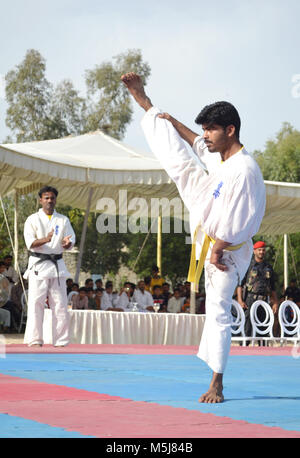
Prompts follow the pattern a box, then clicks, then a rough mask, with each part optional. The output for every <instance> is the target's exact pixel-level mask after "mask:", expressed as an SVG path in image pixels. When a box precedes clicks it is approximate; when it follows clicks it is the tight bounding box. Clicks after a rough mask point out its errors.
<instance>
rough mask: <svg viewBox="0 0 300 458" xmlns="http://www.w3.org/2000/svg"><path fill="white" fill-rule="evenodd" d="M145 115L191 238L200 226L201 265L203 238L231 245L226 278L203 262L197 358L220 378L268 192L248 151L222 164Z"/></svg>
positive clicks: (225, 258)
mask: <svg viewBox="0 0 300 458" xmlns="http://www.w3.org/2000/svg"><path fill="white" fill-rule="evenodd" d="M159 113H160V110H158V109H157V108H155V107H153V108H151V109H150V110H148V111H147V113H146V114H145V116H144V118H143V120H142V127H143V130H144V133H145V136H146V138H147V141H148V143H149V146H150V148H151V150H152V151H153V153H154V154H155V155H156V157H157V158H158V159H159V161H160V162H161V164H162V166H163V167H164V168H165V170H166V172H167V173H168V174H169V176H170V177H171V178H172V179H173V181H174V182H175V183H176V185H177V188H178V191H179V193H180V195H181V198H182V200H183V201H184V203H185V205H186V207H187V208H188V210H189V212H190V226H191V234H194V232H195V229H196V228H197V227H198V226H199V225H200V228H201V230H199V231H198V235H197V240H196V253H197V259H199V255H200V252H201V249H202V243H203V239H204V233H206V234H207V235H208V236H210V237H211V238H212V239H214V240H216V239H221V240H223V241H225V242H228V243H231V244H232V245H239V244H241V243H243V245H242V247H241V248H239V249H238V250H237V251H228V250H227V251H224V255H223V258H222V259H223V260H222V262H223V263H225V264H226V265H227V267H228V270H227V271H225V272H222V271H220V270H219V269H217V268H216V267H215V266H214V265H212V264H210V262H209V259H210V254H211V246H210V249H209V251H208V254H207V257H206V261H205V290H206V318H205V326H204V330H203V334H202V337H201V342H200V346H199V352H198V357H199V358H201V359H203V360H204V361H205V362H206V363H207V364H208V365H209V367H210V368H211V369H212V370H213V371H214V372H217V373H223V372H224V370H225V366H226V363H227V359H228V355H229V351H230V343H231V320H232V318H231V305H232V296H233V293H234V290H235V288H236V286H237V284H238V281H239V279H242V278H243V277H244V275H245V273H246V271H247V268H248V266H249V263H250V260H251V256H252V253H253V249H252V246H253V245H252V240H251V238H252V237H253V236H254V235H255V234H256V233H257V232H258V230H259V227H260V224H261V221H262V218H263V215H264V212H265V199H266V198H265V186H264V182H263V177H262V174H261V171H260V169H259V167H258V165H257V163H256V161H255V160H254V159H253V157H252V156H251V155H250V154H248V153H247V152H246V151H245V149H244V148H243V149H241V151H239V152H238V153H236V154H234V155H233V156H231V157H230V158H229V159H228V160H226V161H225V162H223V163H222V161H221V156H220V154H219V153H210V152H209V151H208V149H207V148H206V145H205V142H204V140H203V139H202V138H200V137H197V138H196V139H195V142H194V145H193V150H194V153H193V151H191V150H190V149H188V148H187V146H186V143H185V142H184V141H183V140H182V138H181V137H180V135H179V134H178V132H177V131H176V129H175V128H174V127H173V126H172V124H171V123H170V122H169V121H167V120H166V119H162V118H159V117H158V116H157V115H158V114H159Z"/></svg>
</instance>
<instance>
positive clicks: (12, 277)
mask: <svg viewBox="0 0 300 458" xmlns="http://www.w3.org/2000/svg"><path fill="white" fill-rule="evenodd" d="M12 260H13V258H12V256H11V255H9V254H8V255H7V256H5V257H4V258H3V263H4V265H5V269H4V270H3V271H2V274H3V275H4V276H5V277H6V278H7V280H8V281H9V299H10V298H11V297H10V293H11V289H12V287H13V285H14V284H15V283H17V281H18V280H19V275H18V274H17V272H16V270H15V269H14V267H13V266H12Z"/></svg>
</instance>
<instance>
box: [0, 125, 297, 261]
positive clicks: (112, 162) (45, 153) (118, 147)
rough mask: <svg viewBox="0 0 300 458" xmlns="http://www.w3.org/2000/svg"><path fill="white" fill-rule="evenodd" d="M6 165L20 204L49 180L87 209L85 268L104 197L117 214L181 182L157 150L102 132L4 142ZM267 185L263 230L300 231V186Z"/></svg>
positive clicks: (4, 173)
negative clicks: (91, 218)
mask: <svg viewBox="0 0 300 458" xmlns="http://www.w3.org/2000/svg"><path fill="white" fill-rule="evenodd" d="M0 166H1V173H0V195H6V194H8V193H9V192H12V191H14V192H15V196H16V208H17V196H18V195H20V194H26V193H28V192H31V191H34V190H38V189H39V188H40V187H41V186H42V185H46V184H49V185H52V186H55V187H56V188H57V189H58V190H59V203H64V204H68V205H71V206H73V207H77V208H81V209H85V210H86V219H85V225H84V229H83V236H82V239H81V242H82V243H81V247H80V250H79V267H80V259H81V258H80V256H81V255H82V251H83V243H84V235H85V232H84V231H85V230H86V223H87V215H88V212H89V211H90V210H96V209H97V202H99V199H101V198H109V199H112V200H113V201H114V202H115V205H116V212H118V213H122V212H123V211H124V208H125V207H126V204H127V202H128V201H130V200H131V199H133V198H142V199H145V201H146V202H148V203H149V202H150V200H151V199H152V198H163V197H166V198H168V199H173V198H176V197H178V192H177V188H176V186H175V185H174V183H173V182H172V180H171V179H170V178H169V177H168V175H167V174H166V172H165V171H164V170H163V169H162V167H161V165H160V163H159V161H158V160H157V159H156V158H154V156H153V155H152V154H151V153H145V152H140V151H137V150H135V149H133V148H130V147H128V146H126V145H125V144H123V143H122V142H120V141H118V140H115V139H114V138H111V137H109V136H108V135H105V134H104V133H102V132H100V131H97V132H93V133H89V134H85V135H80V136H70V137H65V138H61V139H56V140H47V141H37V142H28V143H16V144H2V145H0ZM265 184H266V190H267V207H266V213H265V217H264V219H263V222H262V225H261V228H260V231H259V232H260V234H289V233H295V232H299V231H300V184H292V183H277V182H270V181H266V182H265ZM122 190H126V195H125V194H124V193H122ZM120 196H121V199H120ZM123 197H124V199H125V200H126V202H124V201H122V198H123ZM98 209H99V208H98ZM125 211H127V209H126V208H125ZM184 215H186V212H185V213H182V217H184ZM176 216H178V215H176ZM16 224H17V211H16V217H15V226H16ZM15 243H17V240H15Z"/></svg>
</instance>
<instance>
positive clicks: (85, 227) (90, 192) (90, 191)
mask: <svg viewBox="0 0 300 458" xmlns="http://www.w3.org/2000/svg"><path fill="white" fill-rule="evenodd" d="M93 193H94V188H90V190H89V196H88V202H87V208H86V212H85V215H84V221H83V228H82V233H81V239H80V247H79V254H78V260H77V266H76V274H75V283H78V280H79V274H80V268H81V262H82V257H83V250H84V244H85V237H86V231H87V225H88V218H89V214H90V209H91V203H92V197H93Z"/></svg>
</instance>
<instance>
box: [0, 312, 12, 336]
mask: <svg viewBox="0 0 300 458" xmlns="http://www.w3.org/2000/svg"><path fill="white" fill-rule="evenodd" d="M10 326H11V320H10V312H9V310H5V309H3V308H1V307H0V333H3V334H6V333H7V332H10Z"/></svg>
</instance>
